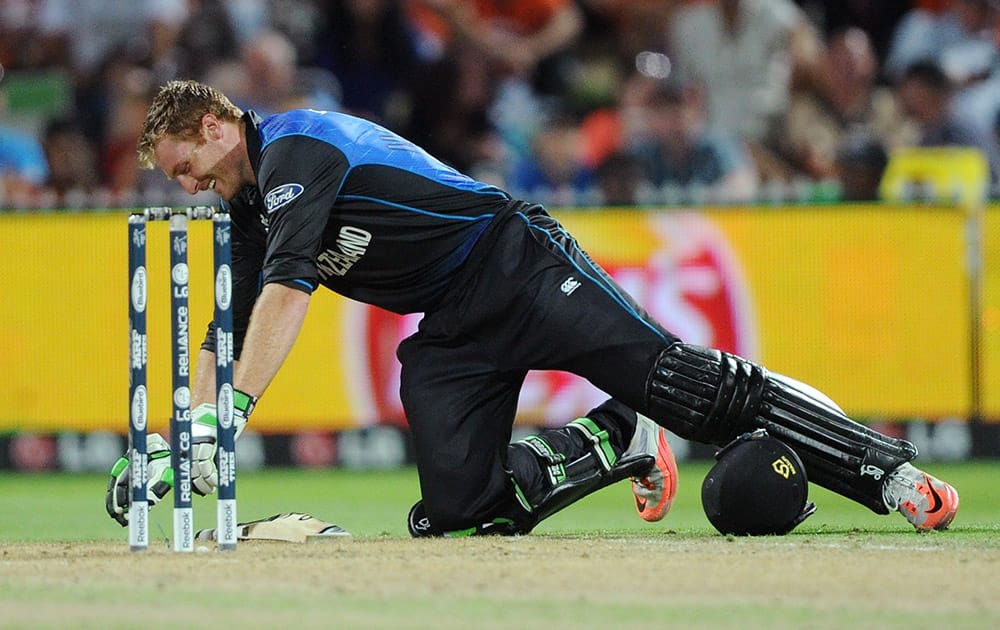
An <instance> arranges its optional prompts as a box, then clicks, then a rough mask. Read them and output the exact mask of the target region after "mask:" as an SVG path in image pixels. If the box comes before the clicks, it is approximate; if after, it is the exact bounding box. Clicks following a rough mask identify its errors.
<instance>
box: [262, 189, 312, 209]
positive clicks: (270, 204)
mask: <svg viewBox="0 0 1000 630" xmlns="http://www.w3.org/2000/svg"><path fill="white" fill-rule="evenodd" d="M304 190H305V188H304V187H303V186H302V184H282V185H281V186H278V187H277V188H274V189H272V190H271V192H269V193H267V196H266V197H264V207H265V208H267V213H268V214H271V213H272V212H274V211H275V210H277V209H278V208H280V207H282V206H284V205H285V204H288V203H289V202H291V201H292V200H294V199H295V198H296V197H298V196H299V195H301V194H302V191H304Z"/></svg>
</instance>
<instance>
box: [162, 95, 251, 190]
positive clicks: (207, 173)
mask: <svg viewBox="0 0 1000 630" xmlns="http://www.w3.org/2000/svg"><path fill="white" fill-rule="evenodd" d="M234 135H235V136H236V137H235V138H234ZM237 141H238V132H236V131H235V130H234V128H233V127H232V126H229V127H225V126H223V125H222V123H221V122H220V121H219V120H218V119H217V118H215V117H214V116H212V115H211V114H206V115H205V116H204V117H203V118H202V123H201V129H200V132H199V134H198V135H195V136H190V137H189V136H176V135H168V136H164V137H163V139H162V140H160V141H159V142H158V143H157V144H156V149H155V151H154V154H155V156H156V165H157V166H158V167H159V168H160V169H161V170H162V171H163V172H164V173H165V174H166V176H167V177H169V178H170V179H176V180H177V181H178V183H180V185H181V186H182V187H183V188H184V190H186V191H187V192H188V193H190V194H192V195H194V194H197V193H199V192H201V191H203V190H209V189H211V190H214V191H215V192H216V193H217V194H218V195H219V196H220V197H222V198H223V199H225V200H227V201H228V200H230V199H232V198H233V197H235V196H236V193H238V192H239V191H240V190H241V189H242V188H243V186H244V184H245V182H244V181H243V179H242V177H240V169H239V162H238V147H237V145H236V144H235V142H237Z"/></svg>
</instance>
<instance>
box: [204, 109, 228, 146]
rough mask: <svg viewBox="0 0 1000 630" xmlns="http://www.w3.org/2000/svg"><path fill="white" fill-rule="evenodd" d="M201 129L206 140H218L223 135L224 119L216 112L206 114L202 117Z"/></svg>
mask: <svg viewBox="0 0 1000 630" xmlns="http://www.w3.org/2000/svg"><path fill="white" fill-rule="evenodd" d="M201 129H202V133H204V135H205V139H206V140H218V139H219V138H221V137H222V133H223V131H222V121H221V120H219V118H218V117H217V116H216V115H215V114H211V113H209V114H204V115H203V116H202V117H201Z"/></svg>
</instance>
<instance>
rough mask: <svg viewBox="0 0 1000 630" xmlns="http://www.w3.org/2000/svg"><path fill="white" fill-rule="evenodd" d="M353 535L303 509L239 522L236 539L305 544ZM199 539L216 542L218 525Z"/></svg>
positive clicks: (198, 534) (199, 540) (201, 531)
mask: <svg viewBox="0 0 1000 630" xmlns="http://www.w3.org/2000/svg"><path fill="white" fill-rule="evenodd" d="M350 538H351V534H350V532H348V531H347V530H345V529H344V528H342V527H340V526H339V525H334V524H333V523H327V522H326V521H321V520H320V519H318V518H316V517H315V516H311V515H309V514H302V513H300V512H286V513H284V514H275V515H274V516H269V517H267V518H262V519H260V520H257V521H249V522H247V523H239V524H238V525H237V526H236V539H237V540H275V541H282V542H294V543H306V542H324V541H331V540H344V539H350ZM195 541H197V542H217V541H218V537H217V533H216V531H215V528H214V527H213V528H211V529H202V530H200V531H199V532H198V533H196V534H195Z"/></svg>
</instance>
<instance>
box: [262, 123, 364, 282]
mask: <svg viewBox="0 0 1000 630" xmlns="http://www.w3.org/2000/svg"><path fill="white" fill-rule="evenodd" d="M348 166H349V165H348V162H347V159H346V157H345V155H344V153H343V152H342V151H340V150H339V149H337V148H336V147H333V146H332V145H330V144H328V143H326V142H322V141H320V140H317V139H315V138H310V137H307V136H302V135H289V136H284V137H281V138H278V139H276V140H274V141H273V142H271V143H270V144H268V145H267V146H266V147H265V148H264V150H263V151H262V152H261V164H260V170H259V173H258V187H259V188H260V191H261V195H262V196H263V207H264V213H265V214H264V221H265V222H266V224H267V230H268V235H267V251H266V253H265V256H264V261H263V275H262V284H268V283H271V282H277V283H279V284H283V285H285V286H289V287H292V288H296V289H299V290H301V291H306V292H310V293H311V292H312V291H313V290H315V288H316V287H317V286H318V284H319V273H318V271H317V268H316V258H317V256H318V255H319V253H320V248H321V243H322V236H323V231H324V230H325V228H326V224H327V221H328V220H329V218H330V212H331V208H332V207H333V205H334V200H335V199H336V196H337V194H338V193H339V191H340V188H341V186H342V185H343V182H344V178H345V177H346V174H347V170H348Z"/></svg>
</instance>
